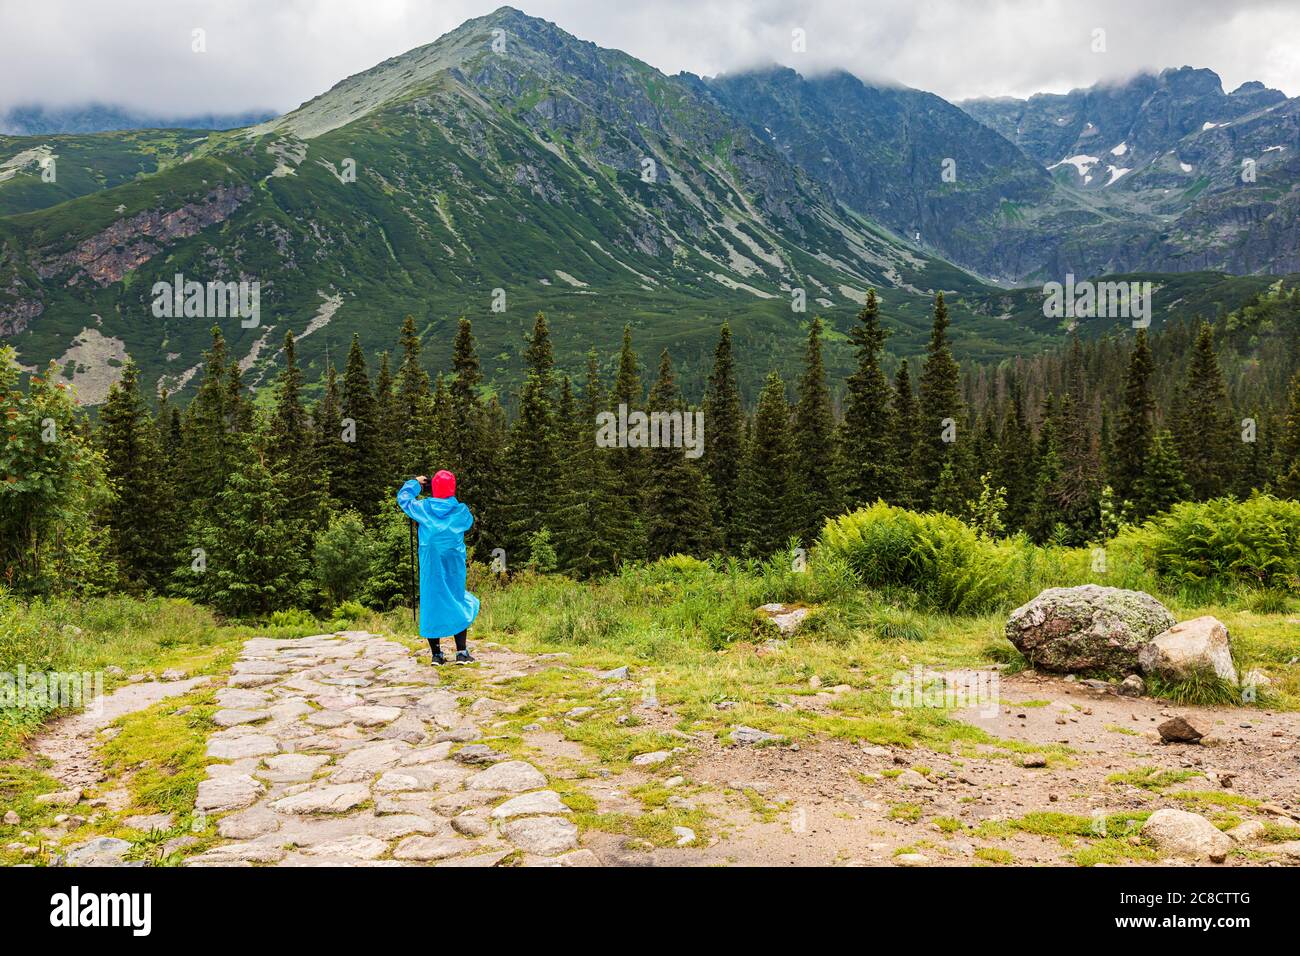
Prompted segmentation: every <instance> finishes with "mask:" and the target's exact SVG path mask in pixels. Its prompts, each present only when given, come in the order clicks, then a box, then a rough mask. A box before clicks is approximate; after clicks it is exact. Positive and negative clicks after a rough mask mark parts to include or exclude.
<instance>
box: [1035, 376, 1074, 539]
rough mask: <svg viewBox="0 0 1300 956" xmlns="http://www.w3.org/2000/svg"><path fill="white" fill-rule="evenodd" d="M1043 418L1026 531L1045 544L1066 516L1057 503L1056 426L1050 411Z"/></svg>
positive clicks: (1058, 465)
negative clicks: (1032, 495)
mask: <svg viewBox="0 0 1300 956" xmlns="http://www.w3.org/2000/svg"><path fill="white" fill-rule="evenodd" d="M1048 404H1049V411H1048V414H1046V415H1044V416H1043V424H1042V426H1041V427H1040V428H1039V430H1038V447H1037V449H1036V451H1035V454H1034V458H1035V461H1036V462H1037V465H1038V468H1037V471H1036V473H1035V475H1034V498H1033V504H1032V506H1031V507H1030V511H1029V517H1028V521H1027V525H1028V531H1029V533H1030V535H1031V536H1032V537H1033V538H1034V540H1036V541H1039V542H1044V541H1049V540H1052V539H1054V538H1055V537H1056V536H1057V535H1058V529H1059V528H1060V527H1063V526H1064V525H1065V522H1066V521H1067V517H1068V516H1067V515H1066V512H1065V509H1063V508H1062V507H1061V502H1060V484H1061V455H1060V446H1059V445H1058V442H1057V437H1056V422H1055V421H1054V420H1053V415H1052V413H1051V410H1050V405H1051V398H1050V397H1049V398H1048Z"/></svg>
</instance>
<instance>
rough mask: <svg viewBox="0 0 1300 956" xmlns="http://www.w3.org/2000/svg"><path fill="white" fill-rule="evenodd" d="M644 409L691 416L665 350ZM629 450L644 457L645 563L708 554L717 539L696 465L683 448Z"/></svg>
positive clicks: (703, 479)
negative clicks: (646, 463)
mask: <svg viewBox="0 0 1300 956" xmlns="http://www.w3.org/2000/svg"><path fill="white" fill-rule="evenodd" d="M649 404H650V411H651V412H652V413H656V412H657V413H660V414H672V413H674V412H678V413H681V414H682V415H686V414H689V413H690V412H689V409H687V407H686V405H685V403H684V402H683V401H682V396H681V393H680V392H679V391H678V390H677V382H676V380H675V379H674V378H673V365H672V359H671V358H670V357H669V355H668V350H667V349H664V351H663V354H662V355H661V356H660V359H659V377H658V379H656V381H655V383H654V387H653V388H651V390H650V399H649ZM629 451H639V452H642V453H647V452H648V454H647V457H648V459H649V468H648V469H647V476H646V481H647V487H646V493H645V501H646V510H647V519H646V548H647V551H648V553H649V556H650V558H651V559H652V560H653V559H656V558H663V557H667V556H668V555H672V554H689V555H694V556H696V557H701V556H704V555H706V554H708V553H709V552H710V551H711V550H713V548H714V547H716V545H717V536H716V535H715V533H714V529H713V515H712V507H711V502H710V495H709V490H708V479H707V478H706V477H705V475H704V472H703V470H702V469H701V468H700V467H699V466H698V465H697V464H696V462H695V461H693V460H691V459H690V458H687V457H686V449H685V448H680V447H677V448H675V447H663V446H661V447H658V448H653V447H652V448H650V449H648V450H647V449H629Z"/></svg>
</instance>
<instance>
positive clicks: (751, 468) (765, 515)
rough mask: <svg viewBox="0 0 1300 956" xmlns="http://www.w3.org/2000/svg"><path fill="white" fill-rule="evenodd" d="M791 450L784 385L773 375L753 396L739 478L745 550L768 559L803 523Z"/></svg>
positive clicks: (792, 443)
mask: <svg viewBox="0 0 1300 956" xmlns="http://www.w3.org/2000/svg"><path fill="white" fill-rule="evenodd" d="M795 474H796V472H795V445H794V442H793V440H792V439H791V435H790V406H789V405H788V404H787V403H786V400H785V383H784V382H783V381H781V376H780V375H778V374H777V373H776V372H772V373H771V374H770V375H768V377H767V382H766V383H765V384H764V385H763V391H762V392H761V393H760V394H759V397H758V407H757V408H756V409H755V411H754V419H753V423H752V427H751V429H750V434H749V442H748V444H747V446H746V448H745V462H744V466H743V467H742V469H741V474H740V489H741V502H742V504H741V511H740V520H741V526H742V529H743V533H744V540H745V549H746V551H747V552H749V553H750V554H753V555H757V556H759V557H767V556H768V555H771V554H774V553H776V552H777V551H779V550H781V549H782V548H784V547H786V545H787V544H788V543H789V540H790V537H791V536H792V535H795V534H798V533H799V531H800V525H801V524H802V515H801V514H800V509H798V508H797V507H796V505H797V502H798V495H797V494H796V489H795V482H796V478H795Z"/></svg>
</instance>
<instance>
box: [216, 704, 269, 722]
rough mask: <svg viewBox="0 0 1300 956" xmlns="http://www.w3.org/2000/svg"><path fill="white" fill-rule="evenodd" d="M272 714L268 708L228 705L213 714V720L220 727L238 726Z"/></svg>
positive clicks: (264, 718)
mask: <svg viewBox="0 0 1300 956" xmlns="http://www.w3.org/2000/svg"><path fill="white" fill-rule="evenodd" d="M270 716H271V713H270V711H266V710H240V709H237V708H231V707H227V708H225V709H223V710H219V711H217V712H216V713H215V714H213V715H212V722H213V723H214V724H216V725H217V726H218V727H236V726H238V725H240V724H251V723H255V722H256V721H259V720H266V719H267V718H268V717H270Z"/></svg>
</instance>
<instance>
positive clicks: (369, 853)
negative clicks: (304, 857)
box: [303, 833, 388, 860]
mask: <svg viewBox="0 0 1300 956" xmlns="http://www.w3.org/2000/svg"><path fill="white" fill-rule="evenodd" d="M303 852H304V853H306V854H308V855H309V856H344V857H349V858H351V859H354V860H375V859H378V858H379V857H381V856H383V855H384V854H385V853H386V852H388V844H387V843H385V842H384V841H383V840H377V839H375V838H374V837H372V836H366V835H365V834H363V833H354V834H353V835H352V836H346V837H343V838H342V839H339V840H327V841H325V842H324V843H317V844H316V845H315V846H310V847H307V848H306V849H304V850H303Z"/></svg>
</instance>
